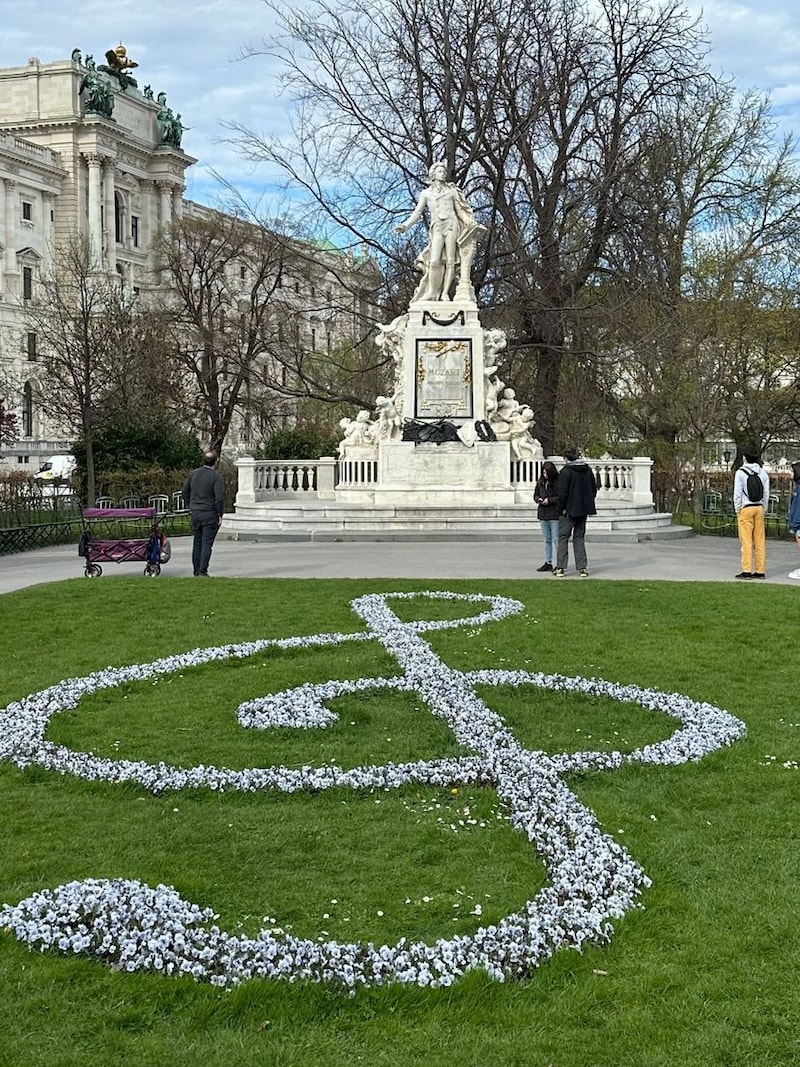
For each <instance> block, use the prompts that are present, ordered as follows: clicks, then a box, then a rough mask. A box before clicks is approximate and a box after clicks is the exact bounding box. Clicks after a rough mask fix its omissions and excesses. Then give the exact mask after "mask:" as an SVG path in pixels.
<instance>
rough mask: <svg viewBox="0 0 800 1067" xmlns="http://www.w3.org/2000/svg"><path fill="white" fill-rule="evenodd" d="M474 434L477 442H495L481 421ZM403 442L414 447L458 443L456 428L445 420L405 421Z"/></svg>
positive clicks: (494, 437)
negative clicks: (412, 444) (411, 443)
mask: <svg viewBox="0 0 800 1067" xmlns="http://www.w3.org/2000/svg"><path fill="white" fill-rule="evenodd" d="M475 432H476V434H477V435H478V440H479V441H496V440H497V438H496V436H495V433H494V430H493V429H492V428H491V426H490V425H489V423H488V422H485V421H483V420H481V421H479V422H476V423H475ZM403 440H404V441H413V442H414V444H415V445H421V444H433V445H443V444H445V443H447V442H450V441H459V440H460V438H459V436H458V426H456V424H455V423H453V422H449V421H448V420H447V419H446V418H444V419H437V421H436V422H420V421H419V420H418V419H406V420H405V422H404V423H403Z"/></svg>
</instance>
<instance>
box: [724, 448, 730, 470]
mask: <svg viewBox="0 0 800 1067" xmlns="http://www.w3.org/2000/svg"><path fill="white" fill-rule="evenodd" d="M722 458H723V459H724V460H725V466H726V467H728V468H729V467H730V464H731V450H730V449H729V448H726V449H725V451H724V452H723V453H722Z"/></svg>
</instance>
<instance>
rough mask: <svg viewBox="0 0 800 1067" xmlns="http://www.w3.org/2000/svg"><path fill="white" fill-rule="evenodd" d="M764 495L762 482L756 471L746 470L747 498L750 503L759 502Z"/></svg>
mask: <svg viewBox="0 0 800 1067" xmlns="http://www.w3.org/2000/svg"><path fill="white" fill-rule="evenodd" d="M763 495H764V483H763V482H762V481H761V477H760V475H759V474H757V473H756V471H748V472H747V498H748V500H749V501H750V503H751V504H760V503H761V498H762V497H763Z"/></svg>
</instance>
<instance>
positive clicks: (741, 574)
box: [736, 571, 753, 578]
mask: <svg viewBox="0 0 800 1067" xmlns="http://www.w3.org/2000/svg"><path fill="white" fill-rule="evenodd" d="M736 577H737V578H752V577H753V575H752V574H751V573H750V571H739V573H738V574H737V575H736Z"/></svg>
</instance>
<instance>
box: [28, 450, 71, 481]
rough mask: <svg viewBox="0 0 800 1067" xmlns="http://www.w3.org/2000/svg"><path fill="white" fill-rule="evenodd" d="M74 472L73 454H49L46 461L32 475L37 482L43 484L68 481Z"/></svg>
mask: <svg viewBox="0 0 800 1067" xmlns="http://www.w3.org/2000/svg"><path fill="white" fill-rule="evenodd" d="M74 473H75V457H74V456H51V457H50V459H48V460H47V462H46V463H43V464H42V465H41V467H40V468H39V470H38V471H37V472H36V474H34V476H33V477H34V478H35V479H36V481H37V482H40V483H42V484H45V483H47V482H59V481H68V480H69V479H70V478H71V477H72V475H73V474H74Z"/></svg>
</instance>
